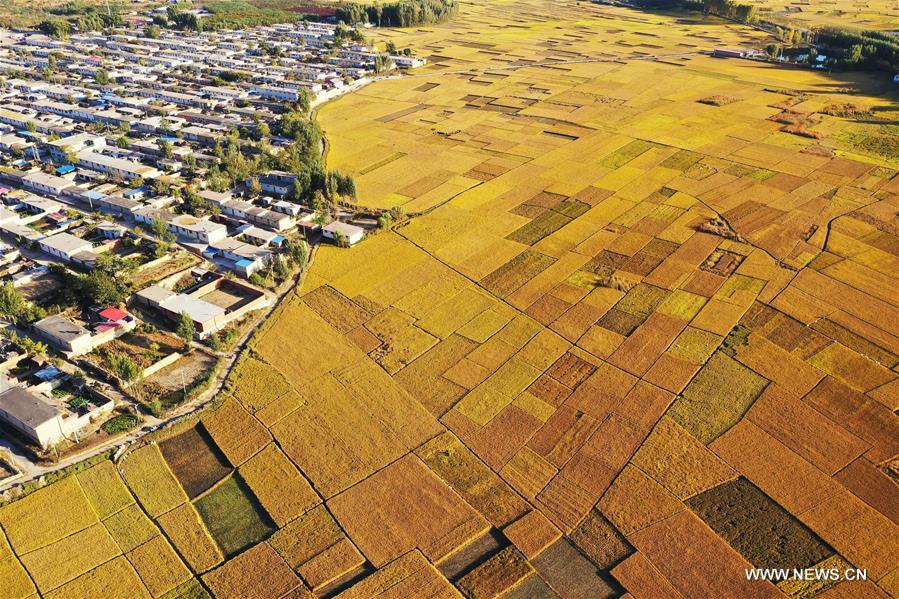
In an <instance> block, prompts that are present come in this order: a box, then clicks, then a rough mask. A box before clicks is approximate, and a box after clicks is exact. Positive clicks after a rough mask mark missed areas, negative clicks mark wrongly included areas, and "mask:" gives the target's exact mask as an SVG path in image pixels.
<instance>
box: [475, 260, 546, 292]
mask: <svg viewBox="0 0 899 599" xmlns="http://www.w3.org/2000/svg"><path fill="white" fill-rule="evenodd" d="M555 261H556V259H555V258H553V257H552V256H547V255H546V254H541V253H540V252H532V251H527V252H522V253H520V254H518V255H517V256H515V257H514V258H512V259H511V260H509V261H508V262H506V263H505V264H503V265H502V266H500V267H499V268H497V269H496V270H494V271H493V272H492V273H490V274H489V275H487V276H486V277H484V278H483V279H482V280H481V284H482V285H483V286H484V287H485V288H486V289H487V290H488V291H490V292H491V293H493V294H495V295H498V296H499V297H506V296H507V295H509V294H510V293H512V292H513V291H515V290H516V289H518V288H519V287H521V286H522V285H524V284H525V283H527V282H528V281H530V280H531V279H532V278H534V277H536V276H537V275H538V274H540V273H541V272H543V271H544V270H546V269H547V268H549V267H550V266H551V265H552V264H553V263H554V262H555Z"/></svg>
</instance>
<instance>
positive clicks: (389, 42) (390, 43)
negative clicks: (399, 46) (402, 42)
mask: <svg viewBox="0 0 899 599" xmlns="http://www.w3.org/2000/svg"><path fill="white" fill-rule="evenodd" d="M387 53H388V54H396V44H395V43H394V41H393V40H387Z"/></svg>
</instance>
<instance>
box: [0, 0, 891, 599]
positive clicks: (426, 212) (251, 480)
mask: <svg viewBox="0 0 899 599" xmlns="http://www.w3.org/2000/svg"><path fill="white" fill-rule="evenodd" d="M774 5H775V3H772V6H774ZM374 35H376V36H379V37H382V38H385V39H386V38H390V39H392V40H394V41H395V42H396V43H397V45H399V46H406V45H412V46H414V47H415V48H416V49H417V51H418V52H419V53H422V54H425V55H427V57H428V61H429V62H428V65H427V66H425V67H423V68H421V69H417V70H416V71H413V72H412V73H411V74H410V75H409V76H405V77H401V78H390V79H385V80H382V81H378V82H376V83H373V84H371V85H368V86H366V87H364V88H361V89H360V90H358V91H356V92H354V93H352V94H348V95H346V96H343V97H341V98H340V99H338V100H336V101H335V102H333V103H329V104H326V105H325V106H323V107H322V108H321V109H320V111H319V114H318V118H319V119H320V122H321V125H322V127H323V129H324V131H325V132H326V135H327V138H328V142H329V151H328V164H329V167H330V166H333V167H335V168H340V169H342V170H344V171H346V172H350V173H353V174H354V175H355V176H356V180H357V183H358V185H359V192H360V194H359V197H360V203H362V204H365V205H368V206H370V207H375V208H388V209H389V208H391V207H394V206H398V205H399V206H403V207H404V209H405V210H406V211H407V212H408V213H409V214H411V215H412V216H413V218H412V219H411V220H410V221H409V222H408V224H404V225H402V226H398V227H396V228H394V229H392V230H390V229H389V230H385V231H382V232H380V233H378V234H376V235H373V236H371V237H370V238H369V239H367V240H365V241H364V242H363V243H361V244H359V245H358V246H356V247H354V248H353V249H351V250H346V249H341V248H336V247H321V248H319V249H318V250H317V252H316V254H315V256H314V260H313V262H312V265H311V268H310V270H309V272H308V274H307V276H306V278H305V280H304V283H303V284H302V285H301V286H299V287H297V288H296V289H295V290H293V291H292V292H291V293H290V294H289V295H288V296H287V297H286V298H285V300H284V301H283V302H282V303H281V304H280V305H279V306H278V308H277V309H276V310H275V312H274V313H273V314H272V315H271V317H270V318H269V319H268V320H267V321H266V322H265V323H264V324H263V325H262V327H261V328H260V330H259V331H258V333H257V334H256V335H255V336H254V337H253V338H252V339H251V341H250V342H249V347H248V349H247V350H246V352H245V353H244V354H243V355H242V357H241V359H240V361H239V362H238V364H237V365H236V366H235V368H234V370H233V371H232V373H231V375H230V378H229V381H228V384H227V386H226V390H225V391H224V392H223V394H222V397H221V398H220V400H219V401H218V405H217V406H216V407H215V409H213V410H211V411H208V412H204V413H202V414H201V415H200V416H199V417H198V419H197V421H196V422H190V423H189V426H187V427H181V428H179V429H178V430H176V431H162V432H161V433H159V434H158V435H157V436H155V437H153V438H152V439H150V440H148V441H146V442H145V443H142V444H139V445H138V446H137V447H136V448H133V449H131V450H129V451H128V452H126V454H125V455H124V456H123V457H122V458H121V459H120V460H119V461H118V462H117V463H116V464H114V465H113V464H111V463H104V464H101V465H98V466H94V467H93V468H92V469H90V470H86V471H84V472H80V473H78V474H77V475H74V476H70V477H68V478H66V479H63V480H62V481H60V482H57V483H55V484H53V485H50V486H48V487H46V488H43V489H40V490H38V491H36V492H34V493H33V494H31V495H29V496H27V497H25V498H23V499H21V500H19V501H17V502H14V503H12V504H10V505H7V506H4V507H2V508H0V529H2V534H0V576H2V579H0V585H2V586H0V588H4V589H6V588H9V589H14V593H16V594H18V595H20V596H29V595H32V594H34V593H35V590H37V592H40V593H41V594H43V595H45V596H54V594H55V595H58V596H66V595H68V596H72V595H75V596H79V595H85V594H90V593H92V592H93V593H96V592H97V591H96V589H104V588H105V586H106V585H108V586H110V587H111V588H114V589H115V590H116V591H117V592H120V593H121V594H122V595H124V596H163V595H165V593H172V595H169V596H203V594H205V593H210V594H213V595H216V596H221V597H234V596H240V597H269V596H271V597H281V596H285V595H288V594H295V595H297V596H303V595H304V594H310V593H311V594H312V595H314V596H319V597H332V596H343V597H376V596H393V597H396V596H403V597H405V596H429V595H434V596H441V597H454V596H459V595H460V594H461V595H462V596H466V597H494V596H501V595H502V596H507V597H577V596H589V597H612V596H620V595H622V594H625V593H630V595H631V596H633V597H677V596H682V597H748V596H752V597H778V596H784V595H787V596H790V597H797V598H798V597H810V596H814V595H815V594H816V593H823V594H822V595H821V596H846V597H858V596H870V597H888V596H895V595H896V594H897V593H899V571H897V566H896V563H895V555H896V554H897V551H899V529H897V527H896V524H895V522H896V520H897V517H899V508H897V498H899V494H897V493H899V492H897V489H896V461H895V460H896V456H897V454H899V441H897V439H899V434H897V433H899V420H897V417H896V410H897V408H899V380H897V379H899V372H897V365H899V295H897V289H899V282H897V273H899V240H897V237H899V220H897V213H899V177H897V169H899V161H897V160H896V159H895V157H891V156H889V155H888V154H884V153H882V152H877V151H870V149H871V148H874V147H879V146H878V145H877V144H876V143H873V144H865V143H863V140H869V139H870V140H875V141H876V140H882V139H884V138H888V137H890V136H891V135H892V134H893V133H894V129H895V123H894V121H893V120H891V119H892V117H891V116H884V115H892V114H894V113H895V111H896V110H897V103H896V95H895V94H896V92H895V91H890V90H888V89H886V88H885V86H884V85H883V83H882V82H880V81H878V80H876V79H874V78H873V77H871V76H868V75H863V74H855V73H841V74H827V73H824V72H818V71H812V70H800V69H795V68H791V67H785V66H778V65H775V64H769V63H760V62H752V61H742V60H730V59H727V60H725V59H716V58H712V57H710V56H708V55H705V54H700V53H699V51H700V50H708V49H711V48H713V47H716V46H736V47H742V46H755V47H758V46H762V47H763V46H764V45H765V44H766V43H768V42H769V38H768V37H766V35H765V34H764V33H762V32H759V31H756V30H752V29H749V28H745V27H743V26H741V25H738V24H734V23H729V22H724V21H719V20H714V19H708V18H706V17H702V16H701V15H682V16H672V15H663V14H653V13H647V12H636V11H631V10H628V9H626V8H622V7H608V6H599V5H594V4H588V3H577V2H574V1H570V2H569V1H563V2H558V3H553V4H552V6H551V7H549V6H547V5H546V3H543V2H539V1H537V0H489V1H487V2H480V3H464V4H462V6H461V11H460V16H459V18H458V19H456V20H454V21H452V22H450V23H446V24H442V25H439V26H433V27H423V28H417V29H414V30H392V29H386V30H379V31H377V32H376V33H375V34H374ZM652 57H655V58H652ZM845 104H852V105H857V106H861V107H863V108H864V114H865V115H866V116H865V117H862V118H858V117H853V116H848V117H847V116H839V115H838V114H847V112H846V111H840V110H835V109H833V107H834V106H842V105H845ZM829 107H830V108H829ZM784 113H786V115H787V116H784ZM796 115H801V116H803V118H802V119H800V120H801V121H802V122H803V123H805V125H804V126H806V127H809V128H810V129H811V130H814V131H815V132H817V133H819V134H820V135H816V136H811V137H810V136H807V135H797V134H795V133H794V132H790V131H789V130H785V123H784V122H783V121H784V119H786V118H788V116H789V118H794V117H796ZM793 131H795V130H793ZM84 541H88V542H90V543H91V544H92V546H94V547H96V550H95V551H93V552H90V554H89V555H81V554H78V555H77V557H73V558H72V559H69V560H66V561H65V562H64V563H57V562H56V561H54V556H57V555H60V554H61V553H62V552H64V551H68V552H71V551H72V548H73V546H76V545H77V544H78V543H81V542H84ZM75 553H76V554H77V553H78V552H77V551H75ZM822 564H823V565H825V566H830V565H833V567H837V568H839V569H841V570H842V569H845V568H863V569H866V570H867V572H868V580H866V581H852V582H851V581H842V580H837V581H821V582H820V584H810V583H808V581H796V580H786V581H774V582H769V581H761V580H747V578H746V575H745V570H746V569H747V568H762V567H782V568H793V567H796V568H806V567H813V566H816V565H819V566H820V565H822ZM190 579H192V580H190ZM257 581H258V582H259V583H258V584H257ZM263 581H264V584H263V583H262V582H263Z"/></svg>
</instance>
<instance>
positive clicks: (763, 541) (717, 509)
mask: <svg viewBox="0 0 899 599" xmlns="http://www.w3.org/2000/svg"><path fill="white" fill-rule="evenodd" d="M686 503H687V505H688V506H689V507H690V509H691V510H693V512H694V513H695V514H696V515H697V516H699V517H700V518H702V520H703V521H704V522H705V523H706V524H708V525H709V526H710V527H711V528H712V530H714V531H715V532H717V533H718V534H719V535H720V536H721V537H722V538H723V539H724V540H726V541H727V542H728V543H729V544H730V545H731V547H733V548H734V549H736V550H737V551H739V552H740V553H741V554H742V555H743V557H745V558H746V559H747V560H749V561H750V562H751V563H752V564H754V565H755V566H757V567H759V568H800V569H801V568H806V567H810V566H813V565H814V564H816V563H818V562H820V561H821V560H823V559H825V558H827V557H830V556H831V555H833V550H832V549H831V548H830V547H828V546H827V544H826V543H824V542H823V541H822V540H821V539H820V538H819V537H818V536H817V535H815V534H814V533H813V532H812V531H810V530H809V529H808V528H806V527H805V526H804V525H803V524H802V523H801V522H799V521H798V520H796V518H794V517H793V516H791V515H790V514H789V513H788V512H787V511H786V510H784V509H783V508H782V507H781V506H779V505H778V504H777V503H775V502H774V501H772V500H771V498H769V497H768V496H767V495H765V494H764V493H762V492H761V490H759V488H758V487H756V486H755V485H753V484H752V483H751V482H749V481H748V480H746V479H745V478H737V479H734V480H731V481H728V482H725V483H722V484H720V485H718V486H717V487H713V488H711V489H709V490H707V491H703V492H702V493H700V494H699V495H695V496H693V497H691V498H689V499H687V500H686Z"/></svg>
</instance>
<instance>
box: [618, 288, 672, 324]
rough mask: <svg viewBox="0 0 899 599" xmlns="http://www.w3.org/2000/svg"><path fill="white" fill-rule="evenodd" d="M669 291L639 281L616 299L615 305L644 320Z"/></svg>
mask: <svg viewBox="0 0 899 599" xmlns="http://www.w3.org/2000/svg"><path fill="white" fill-rule="evenodd" d="M670 293H671V292H670V291H668V290H666V289H662V288H661V287H656V286H655V285H647V284H646V283H640V284H639V285H635V286H634V287H633V288H631V290H630V291H628V292H627V294H626V295H625V296H624V297H623V298H621V299H620V300H618V303H617V304H615V307H616V308H617V309H619V310H621V311H623V312H627V313H628V314H633V315H634V316H639V317H641V318H643V319H644V320H645V319H646V318H647V317H649V315H650V314H652V313H653V312H655V310H656V308H658V307H659V306H660V305H661V304H662V302H663V301H665V298H667V297H668V295H669V294H670Z"/></svg>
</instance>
